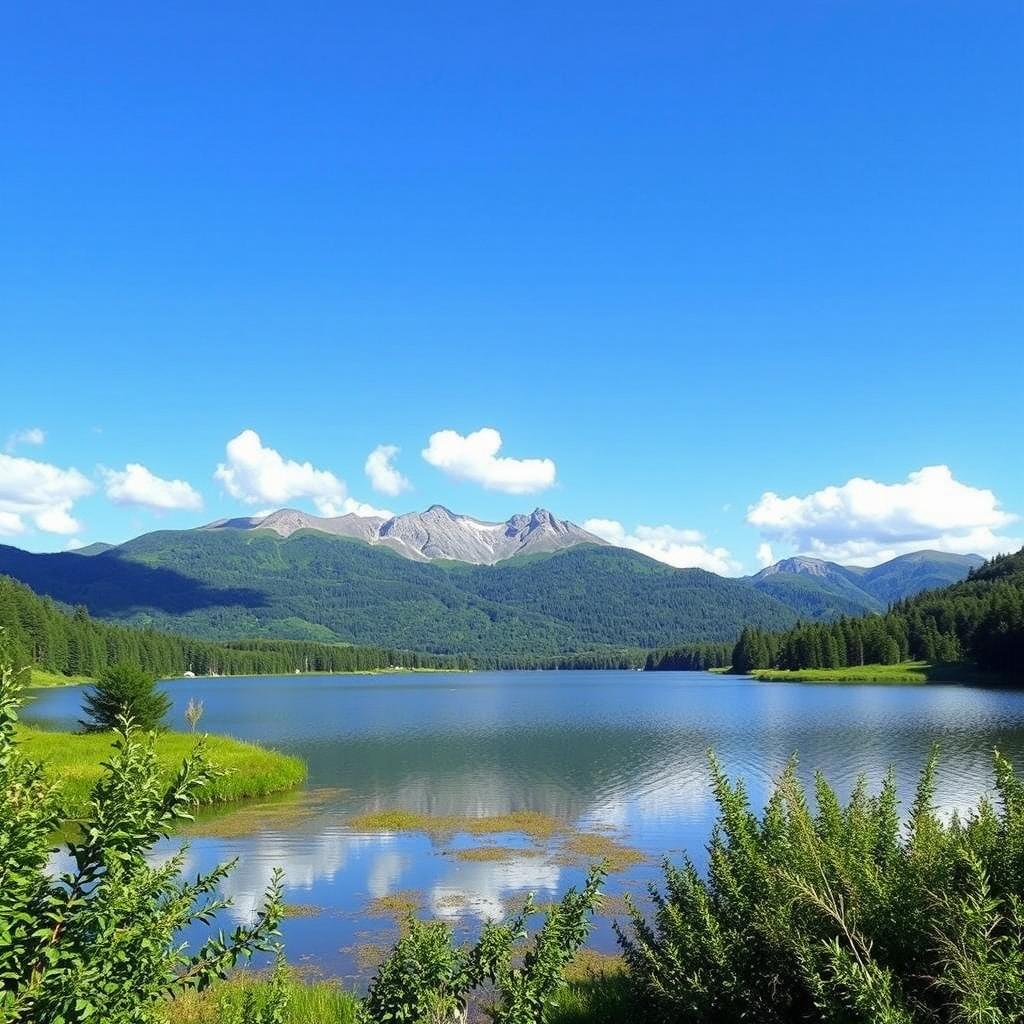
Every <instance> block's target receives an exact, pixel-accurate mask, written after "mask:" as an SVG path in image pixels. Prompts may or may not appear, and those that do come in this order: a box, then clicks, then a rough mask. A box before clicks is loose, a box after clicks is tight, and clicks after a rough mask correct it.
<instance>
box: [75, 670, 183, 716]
mask: <svg viewBox="0 0 1024 1024" xmlns="http://www.w3.org/2000/svg"><path fill="white" fill-rule="evenodd" d="M170 707H171V698H170V697H168V696H167V694H166V693H164V692H163V691H162V690H158V689H157V688H156V679H155V677H154V676H152V675H150V674H149V673H148V672H145V671H144V670H143V669H141V668H140V667H139V666H138V665H133V664H131V663H130V662H121V663H119V664H117V665H114V666H112V667H111V668H108V669H107V670H106V671H105V672H104V673H103V675H101V676H100V678H99V681H98V682H97V683H96V685H95V686H94V687H92V688H91V689H90V690H88V691H87V692H86V694H85V698H84V700H83V703H82V709H83V711H84V712H85V714H86V716H87V718H86V719H84V720H83V721H82V725H84V726H85V727H86V728H87V729H89V730H90V731H96V732H102V731H105V730H108V729H115V728H118V727H119V726H120V724H121V719H122V718H129V719H131V721H132V724H133V725H135V726H137V727H138V728H140V729H158V728H160V726H161V725H162V723H163V720H164V718H165V716H166V715H167V712H168V710H169V709H170Z"/></svg>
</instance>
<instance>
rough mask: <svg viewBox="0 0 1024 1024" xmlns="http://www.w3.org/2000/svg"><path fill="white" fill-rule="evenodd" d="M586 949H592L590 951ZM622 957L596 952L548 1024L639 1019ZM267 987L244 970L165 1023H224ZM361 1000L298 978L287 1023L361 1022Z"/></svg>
mask: <svg viewBox="0 0 1024 1024" xmlns="http://www.w3.org/2000/svg"><path fill="white" fill-rule="evenodd" d="M584 952H586V951H584ZM615 960H616V958H613V957H600V956H599V955H596V954H595V962H594V964H593V965H591V964H590V963H589V961H588V962H587V963H585V964H584V965H583V969H581V970H579V971H577V972H570V973H571V974H575V975H576V979H575V980H573V981H570V982H569V984H568V985H566V986H565V988H563V989H562V990H561V991H560V992H559V993H558V996H557V1000H556V1005H555V1006H552V1007H550V1008H549V1010H548V1011H547V1014H546V1016H545V1018H544V1019H545V1021H546V1022H547V1024H627V1022H629V1021H631V1020H634V1019H635V1006H634V1005H633V1004H632V1002H631V998H630V992H629V989H628V987H627V983H626V978H625V975H624V974H623V973H622V970H621V965H620V964H618V963H616V962H614V961H615ZM266 985H267V978H266V975H263V974H257V973H254V972H250V971H239V972H238V973H237V974H236V975H234V976H233V977H232V978H231V979H230V980H228V981H223V982H220V983H219V984H216V985H214V986H213V987H212V988H210V989H208V990H207V991H205V992H199V993H196V992H188V993H185V994H184V995H181V996H179V997H178V998H177V999H174V1000H169V1001H168V1002H166V1003H164V1004H163V1005H162V1006H161V1007H160V1010H159V1016H158V1020H159V1021H160V1024H222V1021H223V1020H224V1014H222V1012H221V1006H222V1005H224V1004H227V1005H230V1006H232V1007H236V1006H238V1005H239V1004H240V1003H241V1001H242V999H243V998H244V997H245V994H246V992H248V991H251V990H253V989H256V990H257V991H259V990H260V989H261V988H263V987H264V986H266ZM358 1005H359V1000H358V998H357V997H356V996H355V995H353V994H352V993H351V992H348V991H346V990H345V989H343V988H342V987H341V986H340V985H338V984H337V983H336V982H333V981H312V980H303V979H301V978H298V977H293V978H292V980H291V981H290V982H289V984H288V1008H287V1010H286V1011H285V1016H284V1022H285V1024H355V1021H356V1012H357V1007H358Z"/></svg>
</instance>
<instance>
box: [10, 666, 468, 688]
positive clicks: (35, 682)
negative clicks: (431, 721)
mask: <svg viewBox="0 0 1024 1024" xmlns="http://www.w3.org/2000/svg"><path fill="white" fill-rule="evenodd" d="M476 671H478V670H477V669H472V668H366V669H358V670H356V669H343V670H338V671H330V672H328V671H312V672H295V671H292V672H230V673H223V674H221V673H218V674H217V675H192V676H185V675H178V676H160V677H159V678H158V679H157V682H160V683H173V682H178V681H180V680H185V679H190V680H204V681H206V680H210V679H292V678H294V677H298V678H302V677H303V676H397V675H437V674H438V673H445V674H446V675H447V674H460V675H465V674H468V673H470V672H476ZM95 682H96V679H95V678H93V677H92V676H62V675H60V674H59V673H57V672H47V671H46V670H44V669H36V668H33V669H32V670H31V672H30V675H29V682H28V684H27V685H26V687H25V689H26V690H54V689H58V688H59V687H62V686H91V685H92V684H93V683H95Z"/></svg>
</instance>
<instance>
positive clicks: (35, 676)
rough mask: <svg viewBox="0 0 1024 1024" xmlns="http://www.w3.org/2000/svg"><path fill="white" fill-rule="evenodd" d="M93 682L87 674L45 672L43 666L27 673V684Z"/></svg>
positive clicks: (75, 684) (51, 684)
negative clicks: (74, 674)
mask: <svg viewBox="0 0 1024 1024" xmlns="http://www.w3.org/2000/svg"><path fill="white" fill-rule="evenodd" d="M92 682H95V680H94V679H91V678H90V677H89V676H65V675H61V673H60V672H47V671H46V669H43V668H33V669H32V671H31V673H30V675H29V681H28V685H29V686H38V687H47V686H80V685H81V684H82V683H92Z"/></svg>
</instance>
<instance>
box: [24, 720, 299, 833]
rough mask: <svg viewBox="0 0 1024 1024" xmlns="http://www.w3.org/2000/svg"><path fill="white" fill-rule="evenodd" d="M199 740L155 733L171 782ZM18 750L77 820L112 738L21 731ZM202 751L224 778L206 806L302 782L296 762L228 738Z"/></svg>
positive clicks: (108, 735)
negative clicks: (39, 767) (58, 788)
mask: <svg viewBox="0 0 1024 1024" xmlns="http://www.w3.org/2000/svg"><path fill="white" fill-rule="evenodd" d="M197 738H198V737H197V736H192V735H190V734H189V733H181V732H165V733H160V734H159V735H158V736H157V740H156V751H157V756H158V757H159V759H160V763H161V764H162V765H164V766H165V767H166V769H167V776H168V778H170V777H171V775H172V774H173V772H174V771H175V769H176V768H177V766H178V765H179V764H180V763H181V760H182V758H183V757H185V756H186V754H188V753H189V752H190V751H191V750H192V747H193V745H194V744H195V741H196V739H197ZM18 740H19V742H20V743H21V745H22V750H24V752H25V753H26V754H27V755H28V756H29V757H32V758H34V759H35V760H37V761H42V762H43V764H44V766H45V769H46V772H47V774H48V775H49V776H50V778H51V779H53V780H55V781H58V782H60V783H62V785H63V790H64V799H65V807H66V809H67V814H68V816H69V817H76V816H79V815H80V814H82V813H83V812H84V810H85V809H86V807H87V806H88V801H89V793H90V791H91V789H92V787H93V784H94V783H95V782H96V780H97V779H98V778H99V777H100V773H101V771H102V768H101V763H102V762H103V761H106V760H107V759H108V758H109V756H110V752H111V747H112V744H113V741H114V734H113V733H109V732H99V733H71V732H49V731H44V730H42V729H33V728H30V727H28V726H22V727H20V728H19V729H18ZM206 751H207V754H208V756H209V758H210V760H211V761H212V762H213V764H215V765H217V767H219V768H224V769H227V771H228V772H229V774H228V775H226V776H224V777H223V778H219V779H216V780H215V781H214V782H213V783H212V784H211V786H210V787H209V789H208V790H207V792H206V796H205V802H206V803H220V802H223V801H228V800H241V799H244V798H247V797H260V796H267V795H269V794H271V793H277V792H280V791H282V790H286V789H291V788H292V787H294V786H298V785H299V784H300V783H301V782H302V781H303V780H304V779H305V777H306V766H305V764H304V763H303V762H302V761H301V760H300V759H299V758H297V757H289V756H288V755H286V754H280V753H278V752H277V751H276V750H267V749H265V748H264V747H258V746H256V745H255V744H253V743H243V742H242V741H241V740H236V739H231V738H230V737H229V736H210V737H208V738H207V743H206Z"/></svg>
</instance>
